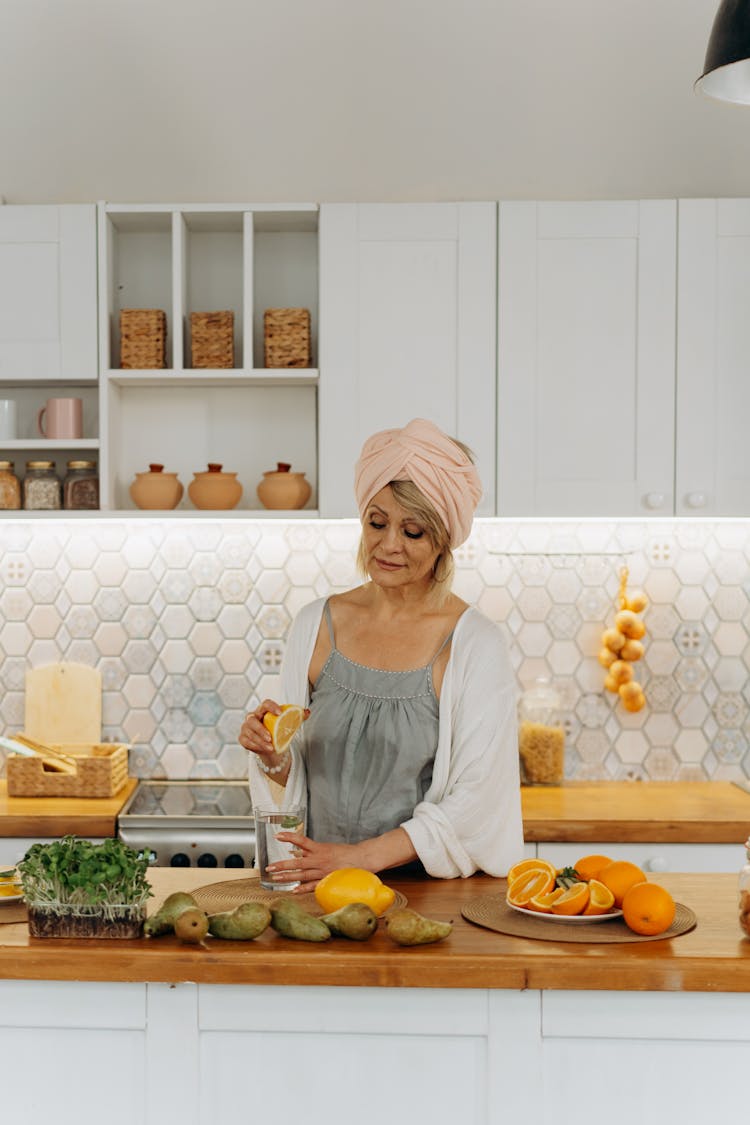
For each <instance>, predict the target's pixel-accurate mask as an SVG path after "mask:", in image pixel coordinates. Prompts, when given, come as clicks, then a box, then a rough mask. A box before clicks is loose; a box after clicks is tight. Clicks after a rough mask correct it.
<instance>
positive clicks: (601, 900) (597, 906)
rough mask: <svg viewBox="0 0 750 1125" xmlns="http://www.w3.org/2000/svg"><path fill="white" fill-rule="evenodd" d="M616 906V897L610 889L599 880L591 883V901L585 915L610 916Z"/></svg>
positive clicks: (593, 880)
mask: <svg viewBox="0 0 750 1125" xmlns="http://www.w3.org/2000/svg"><path fill="white" fill-rule="evenodd" d="M614 905H615V896H614V895H613V894H612V892H611V891H610V889H609V887H605V886H604V883H600V882H599V881H598V879H591V880H590V881H589V901H588V905H587V906H586V909H585V910H584V912H583V913H584V914H608V913H609V912H610V910H612V908H613V907H614Z"/></svg>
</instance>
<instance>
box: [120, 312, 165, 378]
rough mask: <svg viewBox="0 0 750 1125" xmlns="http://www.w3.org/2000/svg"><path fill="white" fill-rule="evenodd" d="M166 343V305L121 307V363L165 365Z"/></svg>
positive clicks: (139, 366)
mask: <svg viewBox="0 0 750 1125" xmlns="http://www.w3.org/2000/svg"><path fill="white" fill-rule="evenodd" d="M166 343H167V314H166V313H165V312H164V310H163V309H121V310H120V367H124V368H128V369H136V370H144V369H147V368H161V367H164V366H165V364H166V358H165V357H166Z"/></svg>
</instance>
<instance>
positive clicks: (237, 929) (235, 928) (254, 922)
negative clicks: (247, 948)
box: [208, 902, 271, 941]
mask: <svg viewBox="0 0 750 1125" xmlns="http://www.w3.org/2000/svg"><path fill="white" fill-rule="evenodd" d="M270 924H271V911H270V910H269V909H268V907H267V906H264V905H263V903H262V902H243V903H241V904H240V905H239V906H237V907H235V909H234V910H225V911H224V912H223V913H221V914H212V915H211V917H210V918H209V919H208V932H209V933H210V934H212V935H213V937H217V938H225V939H226V940H227V941H252V939H253V938H256V937H258V935H259V934H262V933H263V931H264V930H265V929H266V927H267V926H269V925H270Z"/></svg>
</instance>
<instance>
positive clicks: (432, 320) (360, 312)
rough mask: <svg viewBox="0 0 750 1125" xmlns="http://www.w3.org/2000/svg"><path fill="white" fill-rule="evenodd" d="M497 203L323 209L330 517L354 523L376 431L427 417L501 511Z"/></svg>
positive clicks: (324, 496) (323, 484)
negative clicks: (358, 481) (458, 443)
mask: <svg viewBox="0 0 750 1125" xmlns="http://www.w3.org/2000/svg"><path fill="white" fill-rule="evenodd" d="M495 231H496V205H495V204H493V203H427V204H402V203H396V204H324V205H322V206H321V209H320V340H321V343H320V353H321V355H320V368H321V382H320V447H319V457H320V496H321V499H320V510H321V515H323V516H325V517H335V516H353V515H356V509H355V503H354V493H353V485H352V482H353V473H354V463H355V461H356V460H357V457H358V456H359V452H360V449H361V446H362V442H363V441H364V439H365V438H366V437H368V436H369V435H370V434H372V433H374V432H375V431H377V430H381V429H389V428H391V427H394V426H403V425H404V424H405V423H406V422H408V421H409V420H410V419H411V418H414V417H426V418H430V419H431V420H432V421H434V422H435V423H437V425H439V426H441V427H442V428H443V429H444V430H445V431H446V432H447V433H449V434H451V435H453V436H455V437H458V438H460V439H461V440H462V441H464V442H466V443H467V444H468V445H469V446H470V447H471V448H472V450H473V451H474V453H475V454H476V457H477V464H478V467H479V471H480V474H481V476H482V480H483V483H484V486H485V495H484V498H483V501H482V505H481V507H480V514H484V515H492V514H493V513H494V495H493V493H494V463H495V461H494V450H495V422H494V414H495V316H496V313H495V299H496V298H495V291H496V277H495V269H496V257H495V238H496V234H495Z"/></svg>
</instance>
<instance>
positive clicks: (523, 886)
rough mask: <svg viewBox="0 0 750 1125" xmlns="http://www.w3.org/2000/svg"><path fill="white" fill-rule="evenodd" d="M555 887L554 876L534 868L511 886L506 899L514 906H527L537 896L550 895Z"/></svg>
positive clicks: (539, 868) (515, 880) (541, 869)
mask: <svg viewBox="0 0 750 1125" xmlns="http://www.w3.org/2000/svg"><path fill="white" fill-rule="evenodd" d="M554 886H555V876H554V875H550V873H549V871H545V870H544V869H543V868H541V867H532V868H531V869H530V870H529V871H525V872H524V873H523V875H519V876H518V878H517V879H514V880H513V882H512V883H511V884H509V886H508V891H507V894H506V896H505V898H506V901H507V902H510V903H512V904H513V906H526V904H527V903H528V902H530V901H531V899H532V898H534V897H535V896H536V895H546V894H549V892H550V891H551V890H553V889H554Z"/></svg>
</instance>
